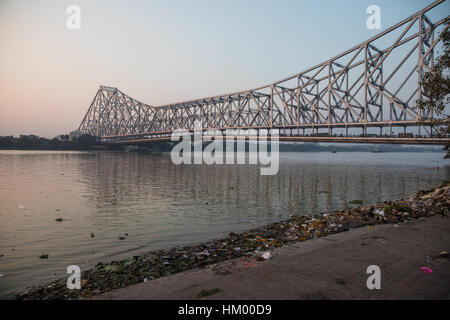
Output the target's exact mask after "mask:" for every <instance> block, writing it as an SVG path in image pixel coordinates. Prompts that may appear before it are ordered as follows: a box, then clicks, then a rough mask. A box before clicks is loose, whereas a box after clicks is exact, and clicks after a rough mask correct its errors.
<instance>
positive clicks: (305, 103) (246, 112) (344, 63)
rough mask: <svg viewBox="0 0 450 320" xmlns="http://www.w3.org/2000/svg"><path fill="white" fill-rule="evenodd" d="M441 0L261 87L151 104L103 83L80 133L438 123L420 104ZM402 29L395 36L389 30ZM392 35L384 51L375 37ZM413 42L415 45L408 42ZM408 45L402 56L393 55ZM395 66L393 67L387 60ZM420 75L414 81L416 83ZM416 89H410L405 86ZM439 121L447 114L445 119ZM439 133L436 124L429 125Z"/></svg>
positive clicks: (440, 23)
mask: <svg viewBox="0 0 450 320" xmlns="http://www.w3.org/2000/svg"><path fill="white" fill-rule="evenodd" d="M442 2H444V0H439V1H437V2H435V3H434V4H432V5H430V6H428V7H427V8H425V9H423V10H421V11H419V12H418V13H416V14H414V15H413V16H411V17H409V18H407V19H405V20H403V21H402V22H400V23H398V24H397V25H395V26H393V27H391V28H389V29H387V30H386V31H384V32H382V33H381V34H379V35H378V36H376V37H373V38H371V39H369V40H367V41H366V42H364V43H362V44H360V45H358V46H356V47H354V48H352V49H350V50H348V51H346V52H344V53H342V54H340V55H338V56H336V57H334V58H332V59H330V60H328V61H326V62H324V63H322V64H319V65H317V66H315V67H312V68H310V69H308V70H306V71H304V72H302V73H299V74H297V75H294V76H292V77H289V78H287V79H284V80H281V81H278V82H275V83H272V84H270V85H267V86H264V87H261V88H257V89H254V90H249V91H244V92H238V93H232V94H227V95H221V96H216V97H209V98H204V99H198V100H192V101H186V102H180V103H176V104H171V105H165V106H149V105H146V104H143V103H141V102H139V101H137V100H135V99H133V98H131V97H129V96H127V95H126V94H124V93H123V92H121V91H120V90H118V89H117V88H111V87H104V86H102V87H100V89H99V90H98V92H97V94H96V96H95V98H94V100H93V101H92V103H91V106H90V108H89V110H88V112H87V113H86V115H85V117H84V119H83V121H82V123H81V125H80V127H79V132H80V133H82V134H91V135H94V136H97V137H101V138H114V137H126V136H137V135H142V136H143V135H146V136H152V135H159V134H169V133H171V132H173V131H174V130H176V129H188V130H193V129H194V125H195V122H196V121H202V124H203V127H204V128H203V129H219V130H227V129H251V128H253V129H263V128H264V129H270V128H284V129H286V128H287V129H293V128H303V129H305V128H309V129H310V128H312V129H314V128H324V127H325V128H333V127H345V128H348V127H361V128H363V130H364V132H365V130H366V128H367V127H370V126H379V127H383V126H384V127H387V126H390V127H391V130H392V126H393V125H404V126H407V125H416V126H419V127H420V126H421V125H423V124H428V123H436V119H437V118H436V115H434V114H433V113H432V112H430V111H426V110H420V109H417V108H416V101H417V100H418V99H424V98H426V97H425V96H424V92H423V87H422V80H421V79H422V75H423V72H424V71H431V70H432V68H433V63H434V50H435V47H436V45H437V43H438V42H439V41H440V40H441V35H442V33H440V34H439V35H438V36H436V35H435V31H436V28H437V27H439V26H443V28H444V30H446V29H447V28H448V26H446V25H445V24H444V22H445V19H442V20H440V21H437V22H435V23H432V22H431V20H430V19H429V18H428V17H427V16H426V13H427V12H428V11H430V10H431V9H433V8H434V7H436V6H438V5H440V4H441V3H442ZM395 32H401V34H400V35H399V36H395V37H394V38H393V41H392V40H390V39H389V37H392V36H393V33H395ZM384 39H389V40H390V45H389V46H388V47H387V48H386V49H384V50H380V49H378V48H377V47H376V46H375V43H376V42H377V41H380V40H384ZM408 45H409V47H408V49H409V50H408V49H405V48H406V47H407V46H408ZM397 51H400V54H401V55H400V57H396V58H395V59H394V58H391V57H392V56H393V54H394V52H397ZM414 54H416V55H417V58H416V60H415V62H414V63H413V65H412V66H411V65H410V66H409V67H410V70H409V72H407V73H406V74H405V75H404V77H403V78H402V79H401V80H398V79H396V81H395V85H394V81H393V80H392V79H394V78H395V77H396V76H398V75H399V74H401V73H400V72H399V71H400V70H401V69H402V68H403V67H405V66H407V62H408V61H409V62H410V61H411V59H413V55H414ZM387 62H389V63H390V64H393V65H391V68H390V70H386V69H387V68H386V64H387ZM415 76H416V77H417V78H416V80H415V82H414V86H413V87H412V88H408V82H411V81H413V80H412V79H414V77H415ZM405 90H409V92H407V94H404V92H403V91H405ZM437 120H439V119H437ZM424 129H425V132H427V133H428V134H429V135H430V136H431V135H432V130H433V129H432V127H431V129H429V130H428V129H427V128H426V127H424Z"/></svg>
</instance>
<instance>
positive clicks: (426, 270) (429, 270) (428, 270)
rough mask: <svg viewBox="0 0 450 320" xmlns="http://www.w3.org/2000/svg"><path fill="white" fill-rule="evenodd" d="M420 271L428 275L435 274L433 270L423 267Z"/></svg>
mask: <svg viewBox="0 0 450 320" xmlns="http://www.w3.org/2000/svg"><path fill="white" fill-rule="evenodd" d="M420 270H422V271H423V272H425V273H426V274H430V273H433V269H431V268H427V267H422V268H420Z"/></svg>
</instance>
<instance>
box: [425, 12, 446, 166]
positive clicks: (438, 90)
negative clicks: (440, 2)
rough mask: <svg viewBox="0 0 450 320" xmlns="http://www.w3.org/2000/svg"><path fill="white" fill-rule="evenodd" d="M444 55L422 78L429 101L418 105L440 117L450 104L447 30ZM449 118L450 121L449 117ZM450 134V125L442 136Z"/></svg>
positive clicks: (444, 39)
mask: <svg viewBox="0 0 450 320" xmlns="http://www.w3.org/2000/svg"><path fill="white" fill-rule="evenodd" d="M445 25H446V27H449V26H450V18H449V17H447V19H446V21H445ZM441 41H442V45H443V53H442V55H441V56H440V57H439V58H438V59H437V60H436V63H435V64H434V66H433V69H432V72H425V73H424V75H423V77H422V83H423V89H424V93H425V96H426V97H427V99H425V100H424V99H423V100H418V101H417V105H418V107H419V108H421V109H424V110H429V111H433V112H434V113H435V114H437V115H440V116H447V115H445V114H444V111H445V107H446V106H447V105H448V104H449V103H450V97H449V94H450V76H449V74H450V72H449V71H450V31H449V29H446V30H444V31H443V33H442V38H441ZM447 118H449V119H450V117H449V116H447ZM449 133H450V123H449V124H448V125H447V127H446V128H444V129H443V130H442V134H444V135H446V134H449ZM444 149H445V150H447V151H448V152H447V155H446V157H445V158H447V159H448V158H450V150H449V149H450V145H449V144H447V145H446V146H445V148H444Z"/></svg>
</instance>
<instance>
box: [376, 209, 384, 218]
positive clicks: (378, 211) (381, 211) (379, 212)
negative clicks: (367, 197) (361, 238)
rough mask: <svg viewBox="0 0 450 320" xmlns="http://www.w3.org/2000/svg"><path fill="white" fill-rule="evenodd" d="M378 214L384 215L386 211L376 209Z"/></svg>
mask: <svg viewBox="0 0 450 320" xmlns="http://www.w3.org/2000/svg"><path fill="white" fill-rule="evenodd" d="M375 213H376V214H378V215H379V216H382V217H384V211H383V210H377V211H375Z"/></svg>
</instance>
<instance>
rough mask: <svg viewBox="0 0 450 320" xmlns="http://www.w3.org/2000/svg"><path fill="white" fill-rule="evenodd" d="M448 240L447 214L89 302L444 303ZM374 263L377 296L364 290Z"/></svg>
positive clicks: (303, 245)
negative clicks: (346, 301) (378, 282)
mask: <svg viewBox="0 0 450 320" xmlns="http://www.w3.org/2000/svg"><path fill="white" fill-rule="evenodd" d="M449 235H450V219H449V218H448V217H445V216H434V217H427V218H419V219H417V220H416V219H414V220H409V221H405V222H401V223H398V226H397V227H394V225H392V224H384V225H377V226H373V227H370V228H367V227H366V228H358V229H354V230H352V231H348V232H343V233H339V234H334V235H330V236H327V237H323V238H320V239H316V240H311V241H305V242H298V243H295V244H293V245H289V246H283V247H280V248H276V249H274V250H273V251H272V254H273V258H272V259H271V260H268V261H264V262H257V261H254V259H252V258H247V257H244V258H237V259H232V260H228V261H225V262H221V263H218V264H215V265H213V266H211V267H210V268H203V269H195V270H190V271H185V272H181V273H177V274H174V275H170V276H167V277H162V278H159V279H155V280H153V281H151V282H148V283H141V284H137V285H133V286H129V287H126V288H123V289H118V290H113V291H111V292H109V293H104V294H101V295H98V296H95V297H93V298H91V299H93V300H189V301H191V300H198V299H202V300H203V299H205V300H244V301H245V300H258V301H259V300H371V299H372V300H393V299H396V300H403V299H408V300H449V299H450V256H449V255H448V254H446V251H448V248H450V237H449ZM444 249H447V250H444ZM372 265H376V266H379V267H380V289H379V290H369V289H368V288H367V279H368V278H369V276H370V274H367V268H368V267H369V266H372ZM424 267H426V268H429V269H430V270H432V273H430V274H427V273H425V272H424V271H423V270H421V269H422V268H424Z"/></svg>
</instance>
